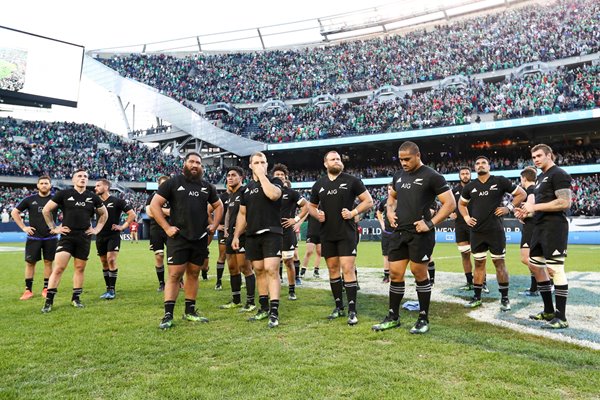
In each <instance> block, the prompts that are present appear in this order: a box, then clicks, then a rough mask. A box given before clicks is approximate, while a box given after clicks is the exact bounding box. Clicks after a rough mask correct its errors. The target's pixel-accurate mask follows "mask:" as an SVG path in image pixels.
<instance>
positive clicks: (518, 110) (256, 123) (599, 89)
mask: <svg viewBox="0 0 600 400" xmlns="http://www.w3.org/2000/svg"><path fill="white" fill-rule="evenodd" d="M596 107H600V65H598V66H590V65H586V66H582V67H577V68H574V69H566V68H559V69H557V70H555V71H548V72H545V73H542V72H540V73H534V74H528V75H525V76H524V77H522V78H516V77H511V78H507V79H505V80H504V81H500V82H487V83H484V82H482V81H469V82H468V83H467V84H466V85H465V86H464V87H455V86H450V87H448V88H445V89H434V90H429V91H422V92H413V93H410V94H408V93H407V94H405V95H404V96H403V97H402V98H396V99H393V100H388V101H386V102H371V101H369V100H366V99H365V100H361V101H359V102H336V103H332V104H330V105H327V106H320V105H306V106H298V107H294V108H291V109H283V108H274V109H271V110H261V109H243V110H238V111H237V112H236V113H232V114H229V113H227V112H218V113H209V114H207V115H206V118H208V119H213V120H217V121H219V122H218V123H219V124H221V125H222V127H223V129H225V130H227V131H230V132H233V133H237V134H239V135H242V136H245V137H247V138H249V139H253V140H258V141H262V142H267V143H284V142H295V141H305V140H315V139H326V138H335V137H341V136H348V135H361V134H363V135H364V134H372V133H384V132H399V131H408V130H414V129H423V128H436V127H443V126H451V125H463V124H469V123H471V122H472V119H473V118H475V117H474V115H475V114H476V115H477V116H478V117H482V118H486V116H489V118H493V119H494V120H505V119H511V118H523V117H530V116H536V115H537V116H539V115H548V114H552V113H561V112H569V111H575V110H583V109H592V108H596Z"/></svg>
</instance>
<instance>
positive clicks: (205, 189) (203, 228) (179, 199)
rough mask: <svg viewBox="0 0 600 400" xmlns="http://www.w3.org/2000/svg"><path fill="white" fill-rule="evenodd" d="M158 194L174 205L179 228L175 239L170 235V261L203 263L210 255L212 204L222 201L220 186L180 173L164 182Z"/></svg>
mask: <svg viewBox="0 0 600 400" xmlns="http://www.w3.org/2000/svg"><path fill="white" fill-rule="evenodd" d="M157 194H159V195H160V196H162V197H163V198H165V199H166V200H167V201H168V202H169V204H170V205H171V222H170V224H171V225H173V226H176V227H177V228H179V232H178V233H177V235H175V237H174V238H170V237H169V238H167V264H170V265H182V264H185V263H188V262H189V263H192V264H195V265H198V266H201V265H202V264H203V262H204V259H205V258H207V257H208V231H207V227H208V204H213V203H216V202H217V201H219V196H217V189H216V188H215V186H214V185H212V184H210V183H208V182H207V181H205V180H204V179H201V180H199V181H189V180H187V179H186V178H185V176H183V175H177V176H175V177H173V178H171V179H169V180H167V181H165V182H164V183H163V184H162V185H160V187H159V188H158V191H157Z"/></svg>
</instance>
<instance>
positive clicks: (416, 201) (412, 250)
mask: <svg viewBox="0 0 600 400" xmlns="http://www.w3.org/2000/svg"><path fill="white" fill-rule="evenodd" d="M398 158H399V160H400V165H401V166H402V170H401V171H399V172H397V173H396V174H395V175H394V177H393V180H392V184H393V185H394V188H393V190H391V191H390V195H389V197H388V201H387V218H388V219H389V222H390V225H391V226H392V227H393V228H394V233H393V234H392V237H391V238H390V245H389V251H388V259H389V261H390V280H391V282H390V297H389V310H388V315H387V316H386V317H385V318H384V319H383V321H382V322H381V323H379V324H376V325H373V327H372V329H373V330H375V331H383V330H386V329H391V328H397V327H399V326H400V302H401V301H402V298H403V297H404V290H405V282H404V274H405V272H406V267H407V266H408V264H409V262H410V270H411V272H412V274H413V275H414V277H415V281H416V285H417V296H418V298H419V307H420V311H419V317H418V319H417V322H416V323H415V325H414V326H413V327H412V328H411V330H410V333H414V334H423V333H426V332H428V331H429V303H430V300H431V283H430V281H429V273H428V264H429V262H430V261H431V257H432V254H433V249H434V247H435V228H434V227H435V225H436V224H438V223H440V222H441V221H444V220H445V219H446V218H447V217H448V215H450V213H451V212H452V211H453V210H454V208H455V204H456V203H455V201H454V196H452V191H451V190H450V187H449V186H448V184H447V183H446V180H445V179H444V177H443V176H442V175H440V174H439V173H437V172H436V171H434V170H433V169H431V168H430V167H428V166H426V165H424V164H423V162H422V161H421V152H420V150H419V147H418V146H417V145H416V144H415V143H413V142H404V143H402V145H401V146H400V148H399V149H398ZM436 197H437V199H438V200H439V201H440V202H441V203H442V206H441V208H440V210H439V211H438V212H437V213H436V214H435V215H434V216H432V215H431V209H430V206H431V204H432V203H433V201H434V200H435V198H436ZM394 205H395V207H394Z"/></svg>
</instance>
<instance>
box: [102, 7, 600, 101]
mask: <svg viewBox="0 0 600 400" xmlns="http://www.w3.org/2000/svg"><path fill="white" fill-rule="evenodd" d="M599 14H600V4H599V3H598V2H597V1H595V0H560V1H557V2H551V3H548V4H546V5H540V4H539V3H537V2H536V3H534V4H533V5H531V6H526V7H521V8H511V9H507V10H505V11H503V12H499V13H490V14H488V15H483V16H478V17H474V18H469V19H463V20H454V21H450V23H449V24H448V25H441V26H436V27H435V29H433V30H425V29H420V30H416V31H413V32H409V33H406V34H403V35H397V34H393V35H387V36H381V37H377V38H373V39H368V40H353V41H348V42H344V43H341V44H336V45H323V46H318V47H312V48H301V49H289V50H273V51H261V52H249V53H229V54H217V55H208V54H201V53H199V54H194V55H190V56H186V57H181V58H179V57H174V56H171V55H165V54H159V55H145V54H131V55H127V56H114V57H112V58H110V59H102V60H101V61H102V62H104V63H105V64H106V65H108V66H109V67H111V68H113V69H115V70H116V71H118V72H119V73H120V74H121V75H122V76H124V77H127V78H132V79H135V80H138V81H140V82H143V83H145V84H148V85H150V86H153V87H155V88H157V89H159V90H160V91H161V92H162V93H163V94H165V95H167V96H170V97H173V98H175V99H177V100H178V101H181V102H183V101H185V100H191V101H196V102H199V103H201V104H211V103H216V102H226V103H234V104H235V103H252V102H263V101H266V100H268V99H270V98H275V99H282V100H289V99H299V98H310V97H314V96H316V95H319V94H324V93H332V94H339V93H350V92H357V91H370V90H375V89H377V88H379V87H381V86H383V85H386V84H391V85H396V86H402V85H406V84H412V83H418V82H424V81H430V80H437V79H442V78H444V77H447V76H451V75H456V74H464V75H472V74H475V73H482V72H488V71H494V70H501V69H508V68H512V67H516V66H520V65H522V64H524V63H527V62H532V61H544V62H547V61H552V60H556V59H561V58H566V57H571V56H579V55H585V54H590V53H594V52H597V51H599V50H600V22H599V21H600V18H599Z"/></svg>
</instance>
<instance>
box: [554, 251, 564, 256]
mask: <svg viewBox="0 0 600 400" xmlns="http://www.w3.org/2000/svg"><path fill="white" fill-rule="evenodd" d="M552 255H553V256H560V255H562V253H561V252H560V251H558V250H554V252H552Z"/></svg>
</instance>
